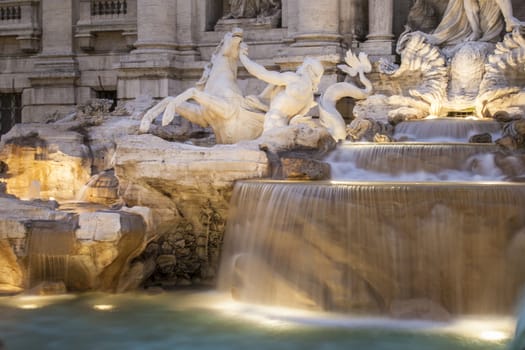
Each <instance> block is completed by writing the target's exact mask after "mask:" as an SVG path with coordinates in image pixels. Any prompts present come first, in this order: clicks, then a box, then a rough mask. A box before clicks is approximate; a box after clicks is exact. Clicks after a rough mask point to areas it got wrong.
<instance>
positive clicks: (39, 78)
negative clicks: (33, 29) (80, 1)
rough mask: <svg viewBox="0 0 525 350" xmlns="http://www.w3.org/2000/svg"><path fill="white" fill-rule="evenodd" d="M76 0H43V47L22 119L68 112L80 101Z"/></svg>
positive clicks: (27, 91)
mask: <svg viewBox="0 0 525 350" xmlns="http://www.w3.org/2000/svg"><path fill="white" fill-rule="evenodd" d="M75 3H76V2H75V1H74V0H46V1H42V22H43V23H44V24H45V25H43V26H42V51H41V53H40V54H39V55H38V56H36V58H35V60H34V67H33V71H32V73H31V74H30V76H29V81H30V84H31V88H29V89H26V91H24V96H23V98H24V103H23V104H24V109H23V110H22V121H23V122H31V121H38V120H39V119H41V118H43V117H45V116H46V115H51V114H58V115H64V114H67V113H69V112H70V111H71V110H72V109H73V108H74V106H75V105H76V103H77V99H76V84H77V80H78V78H79V76H80V74H79V71H78V63H77V61H76V59H75V56H74V53H73V23H74V21H75V18H74V15H75Z"/></svg>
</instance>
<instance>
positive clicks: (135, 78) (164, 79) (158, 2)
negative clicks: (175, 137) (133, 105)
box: [117, 0, 179, 100]
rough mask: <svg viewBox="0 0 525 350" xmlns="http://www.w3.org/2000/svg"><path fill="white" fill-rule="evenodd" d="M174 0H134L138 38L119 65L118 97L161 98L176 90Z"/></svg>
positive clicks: (124, 98)
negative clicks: (147, 96) (142, 96)
mask: <svg viewBox="0 0 525 350" xmlns="http://www.w3.org/2000/svg"><path fill="white" fill-rule="evenodd" d="M177 4H178V2H177V1H176V0H137V41H136V42H135V44H134V46H135V47H136V50H133V51H132V52H131V53H130V54H129V55H127V56H124V57H122V58H121V60H120V65H119V67H118V69H119V73H118V82H117V94H118V99H123V100H129V99H134V98H137V97H139V96H141V95H149V96H151V97H154V98H157V99H160V98H163V97H166V96H169V95H173V94H175V92H176V90H177V88H176V87H177V84H178V83H177V81H178V79H177V76H176V67H175V62H176V56H177V51H176V49H177V12H178V10H179V9H178V6H177Z"/></svg>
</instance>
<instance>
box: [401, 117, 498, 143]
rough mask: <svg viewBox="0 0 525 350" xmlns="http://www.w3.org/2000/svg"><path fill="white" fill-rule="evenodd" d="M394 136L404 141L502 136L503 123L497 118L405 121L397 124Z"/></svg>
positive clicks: (455, 139)
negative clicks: (484, 135)
mask: <svg viewBox="0 0 525 350" xmlns="http://www.w3.org/2000/svg"><path fill="white" fill-rule="evenodd" d="M395 130H396V131H395V134H394V138H395V139H396V140H404V141H427V142H428V141H432V142H467V141H468V140H469V138H470V137H471V136H473V135H476V134H484V133H488V134H491V136H492V139H493V140H496V139H498V138H500V137H501V125H500V124H499V123H498V122H497V121H495V120H472V119H465V118H438V119H431V120H425V119H423V120H413V121H405V122H402V123H399V124H398V125H396V129H395Z"/></svg>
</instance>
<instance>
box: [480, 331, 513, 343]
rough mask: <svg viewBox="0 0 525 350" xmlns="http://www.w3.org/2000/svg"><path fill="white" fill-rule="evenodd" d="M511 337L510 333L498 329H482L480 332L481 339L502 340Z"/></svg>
mask: <svg viewBox="0 0 525 350" xmlns="http://www.w3.org/2000/svg"><path fill="white" fill-rule="evenodd" d="M510 338H511V336H510V334H508V333H505V332H503V331H498V330H487V331H482V332H481V333H480V334H479V339H481V340H485V341H493V342H500V341H503V340H507V339H510Z"/></svg>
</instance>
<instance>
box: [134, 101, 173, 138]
mask: <svg viewBox="0 0 525 350" xmlns="http://www.w3.org/2000/svg"><path fill="white" fill-rule="evenodd" d="M172 100H173V97H171V96H168V97H166V98H164V99H163V100H162V101H160V102H159V103H157V104H156V105H155V106H153V107H152V108H151V109H150V110H149V111H147V112H146V114H145V115H144V117H142V120H141V121H140V128H139V129H140V132H142V133H147V132H148V130H149V128H150V126H151V123H152V122H153V119H155V118H157V116H158V115H159V114H161V113H162V111H163V110H164V109H166V107H167V106H168V105H169V104H170V103H171V101H172Z"/></svg>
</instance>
